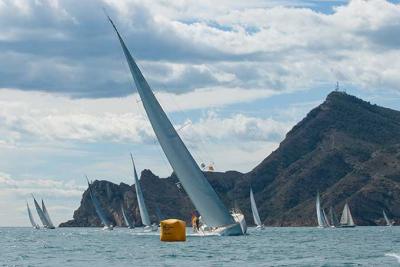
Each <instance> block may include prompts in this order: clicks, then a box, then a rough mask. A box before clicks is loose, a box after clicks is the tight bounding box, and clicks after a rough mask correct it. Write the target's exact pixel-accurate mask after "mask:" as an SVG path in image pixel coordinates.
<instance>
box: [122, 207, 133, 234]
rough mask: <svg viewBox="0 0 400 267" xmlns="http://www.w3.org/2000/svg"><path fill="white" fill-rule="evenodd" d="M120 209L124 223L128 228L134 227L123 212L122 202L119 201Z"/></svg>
mask: <svg viewBox="0 0 400 267" xmlns="http://www.w3.org/2000/svg"><path fill="white" fill-rule="evenodd" d="M121 211H122V216H123V217H124V222H125V225H126V226H127V227H128V228H129V229H134V228H135V224H134V223H133V222H131V221H130V220H129V219H128V217H127V216H126V213H125V209H124V204H122V203H121Z"/></svg>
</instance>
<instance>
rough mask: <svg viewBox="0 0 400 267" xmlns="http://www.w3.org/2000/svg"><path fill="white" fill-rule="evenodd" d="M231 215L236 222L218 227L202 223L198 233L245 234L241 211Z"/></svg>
mask: <svg viewBox="0 0 400 267" xmlns="http://www.w3.org/2000/svg"><path fill="white" fill-rule="evenodd" d="M231 215H232V217H233V219H234V220H235V222H236V223H234V224H230V225H226V226H220V227H208V226H206V225H202V227H201V228H200V230H199V232H198V234H199V235H201V236H215V235H216V236H239V235H244V234H246V232H247V224H246V220H245V219H244V215H243V214H241V213H232V214H231Z"/></svg>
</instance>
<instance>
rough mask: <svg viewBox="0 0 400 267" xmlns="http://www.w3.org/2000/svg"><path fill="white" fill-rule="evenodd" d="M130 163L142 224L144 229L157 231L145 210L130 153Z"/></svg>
mask: <svg viewBox="0 0 400 267" xmlns="http://www.w3.org/2000/svg"><path fill="white" fill-rule="evenodd" d="M131 159H132V165H133V176H134V178H135V190H136V197H137V201H138V205H139V211H140V218H141V219H142V224H143V225H144V230H145V231H157V228H158V227H157V225H155V224H154V225H152V224H151V222H150V217H149V213H148V212H147V207H146V204H145V203H144V197H143V192H142V187H141V186H140V182H139V177H138V175H137V172H136V166H135V162H134V161H133V156H132V154H131Z"/></svg>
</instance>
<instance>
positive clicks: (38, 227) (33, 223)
mask: <svg viewBox="0 0 400 267" xmlns="http://www.w3.org/2000/svg"><path fill="white" fill-rule="evenodd" d="M26 209H27V210H28V216H29V221H30V222H31V224H32V227H33V228H35V229H40V226H39V225H38V224H37V223H36V222H35V219H33V216H32V212H31V209H30V208H29V205H28V202H26Z"/></svg>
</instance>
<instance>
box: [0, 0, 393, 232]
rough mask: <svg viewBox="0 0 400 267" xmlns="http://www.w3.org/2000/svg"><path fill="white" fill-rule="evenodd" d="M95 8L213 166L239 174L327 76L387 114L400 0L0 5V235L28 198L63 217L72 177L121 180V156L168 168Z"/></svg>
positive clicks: (72, 193)
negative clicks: (33, 196)
mask: <svg viewBox="0 0 400 267" xmlns="http://www.w3.org/2000/svg"><path fill="white" fill-rule="evenodd" d="M103 9H105V10H106V11H107V13H108V14H109V15H110V16H111V17H112V18H113V20H114V22H115V23H116V25H117V27H118V28H119V31H120V33H121V35H122V36H123V38H124V39H125V42H126V44H127V46H128V48H129V49H130V51H131V53H132V55H133V56H134V57H135V59H136V60H137V63H138V65H139V67H140V68H141V70H142V72H143V74H144V76H145V77H146V79H147V80H148V82H149V84H150V85H151V87H152V89H153V90H154V91H155V94H156V97H157V98H158V99H159V101H160V102H161V104H162V106H163V107H164V109H165V111H166V112H167V114H168V116H169V118H170V119H171V121H172V122H173V124H174V126H175V127H176V129H177V130H178V133H179V134H180V136H181V137H182V139H183V140H184V142H185V143H186V145H187V146H188V148H189V150H190V151H191V152H192V154H193V156H194V157H195V159H196V161H197V162H198V163H199V164H200V163H205V164H213V165H214V167H215V169H216V170H217V171H226V170H238V171H241V172H248V171H250V170H251V169H252V168H254V167H255V166H256V165H257V164H258V163H260V162H261V161H262V160H263V159H264V158H266V157H267V156H268V155H269V154H270V153H271V152H272V151H273V150H275V149H276V148H277V147H278V146H279V143H280V142H281V141H282V140H283V139H284V137H285V134H286V133H287V132H288V131H289V130H290V129H291V128H292V127H293V126H294V125H295V124H296V123H297V122H298V121H300V120H301V119H302V118H303V117H304V116H305V115H306V114H307V113H308V112H309V111H310V110H311V109H312V108H314V107H316V106H318V105H319V104H321V103H322V102H323V101H324V99H325V98H326V96H327V94H328V93H329V92H330V91H332V90H333V89H334V88H335V85H336V82H337V81H339V83H340V87H341V89H342V90H346V91H347V92H348V93H350V94H353V95H356V96H358V97H361V98H363V99H365V100H367V101H370V102H372V103H376V104H378V105H382V106H386V107H389V108H392V109H396V110H400V101H399V100H400V75H399V72H400V51H399V47H400V4H399V1H385V0H369V1H367V0H352V1H340V0H338V1H312V0H279V1H278V0H270V1H267V0H263V1H262V0H247V1H239V0H220V1H210V0H203V1H194V0H187V1H184V0H171V1H163V0H151V1H143V0H140V1H139V0H98V1H94V0H86V1H78V0H27V1H24V0H0V62H1V63H0V218H1V220H0V226H28V224H29V221H28V217H27V213H26V206H25V205H26V201H28V202H29V203H30V205H31V208H32V205H33V203H32V199H31V197H30V194H31V193H33V194H35V196H36V197H37V198H39V199H40V198H44V199H45V201H46V203H47V208H48V210H49V212H50V215H51V216H52V217H53V221H54V222H55V223H56V224H59V223H60V222H63V221H66V220H68V219H71V218H72V215H73V211H74V210H75V209H77V208H78V207H79V203H80V200H81V196H82V193H83V191H84V190H85V189H86V186H85V180H84V175H85V174H86V175H88V176H89V177H90V179H92V180H94V179H100V180H104V179H105V180H110V181H112V182H115V183H120V182H124V183H127V184H132V183H133V177H132V166H131V164H130V157H129V153H130V152H132V153H133V155H134V157H135V161H136V164H137V168H138V169H139V170H143V169H151V170H152V171H153V172H154V173H155V174H156V175H158V176H160V177H167V176H168V175H170V173H171V172H172V170H171V167H170V166H169V165H168V163H167V160H166V158H165V156H164V155H163V153H162V151H161V149H160V147H159V145H158V143H157V141H156V139H155V136H154V133H153V130H152V129H151V126H150V124H149V122H148V120H147V117H146V115H145V113H144V110H143V107H142V104H141V102H140V100H139V96H138V95H137V92H136V88H135V86H134V83H133V81H132V78H131V76H130V73H129V70H128V67H127V64H126V62H125V58H124V56H123V53H122V50H121V47H120V45H119V43H118V40H117V38H116V36H115V33H114V32H113V30H112V27H111V26H110V24H109V23H108V21H107V20H106V18H105V15H104V12H103ZM36 219H37V218H36Z"/></svg>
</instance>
